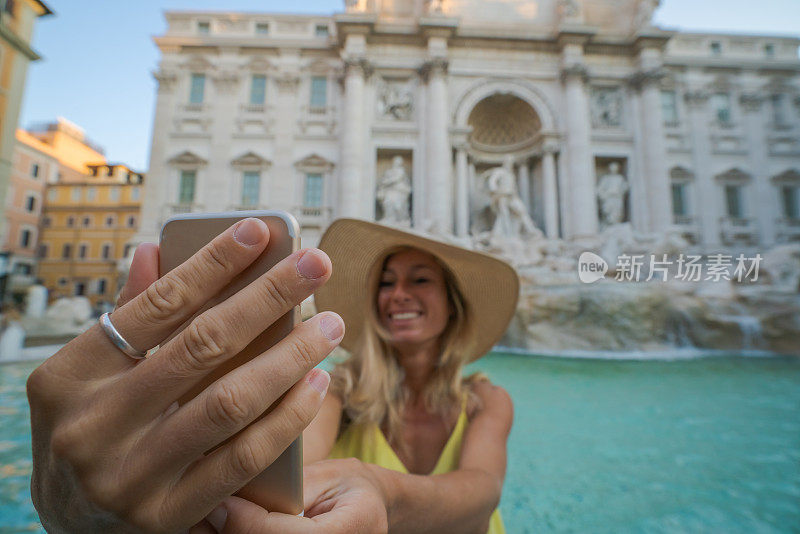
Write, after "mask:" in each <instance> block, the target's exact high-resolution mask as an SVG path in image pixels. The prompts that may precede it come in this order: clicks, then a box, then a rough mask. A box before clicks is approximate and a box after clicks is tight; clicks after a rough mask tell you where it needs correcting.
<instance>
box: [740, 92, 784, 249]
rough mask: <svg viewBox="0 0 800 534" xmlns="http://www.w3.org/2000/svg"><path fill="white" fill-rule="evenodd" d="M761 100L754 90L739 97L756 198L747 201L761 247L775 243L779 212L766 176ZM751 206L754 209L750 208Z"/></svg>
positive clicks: (772, 189) (764, 136)
mask: <svg viewBox="0 0 800 534" xmlns="http://www.w3.org/2000/svg"><path fill="white" fill-rule="evenodd" d="M763 101H764V99H763V98H762V97H761V96H759V95H757V94H753V93H745V94H742V95H741V96H740V97H739V102H740V103H741V105H742V110H744V127H745V130H746V131H747V146H748V148H749V151H750V155H749V156H750V158H749V159H750V168H751V169H752V170H753V185H754V187H755V190H754V191H755V199H754V201H753V202H751V203H750V208H751V211H750V213H751V214H752V216H754V217H756V219H757V220H758V231H759V242H760V244H761V246H762V247H769V246H772V245H774V244H775V219H776V218H780V217H781V216H782V213H781V212H780V211H778V212H777V213H776V211H775V206H776V204H775V194H776V192H775V188H774V186H773V185H772V183H771V182H770V177H769V176H768V175H767V169H768V165H767V162H768V160H769V156H768V154H767V150H768V149H767V146H766V143H765V140H766V137H767V135H766V131H765V128H764V113H763V109H762V105H761V104H762V103H763ZM752 208H754V209H752Z"/></svg>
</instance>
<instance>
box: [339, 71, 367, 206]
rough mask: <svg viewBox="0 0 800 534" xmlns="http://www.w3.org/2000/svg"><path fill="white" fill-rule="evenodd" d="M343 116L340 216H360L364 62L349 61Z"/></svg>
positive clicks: (362, 167) (345, 80)
mask: <svg viewBox="0 0 800 534" xmlns="http://www.w3.org/2000/svg"><path fill="white" fill-rule="evenodd" d="M345 69H346V70H345V79H344V110H343V113H342V129H341V132H342V141H341V142H342V147H341V148H342V163H341V167H340V170H339V191H338V204H339V205H338V216H339V217H358V216H359V215H360V207H361V205H362V202H361V195H362V194H363V192H362V188H363V182H364V177H363V169H364V135H365V134H364V77H365V70H366V62H365V61H364V60H348V61H345Z"/></svg>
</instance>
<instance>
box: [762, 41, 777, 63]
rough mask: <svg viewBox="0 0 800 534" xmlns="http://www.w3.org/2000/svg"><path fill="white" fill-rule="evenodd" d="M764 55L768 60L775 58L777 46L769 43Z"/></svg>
mask: <svg viewBox="0 0 800 534" xmlns="http://www.w3.org/2000/svg"><path fill="white" fill-rule="evenodd" d="M764 55H766V56H767V57H768V58H770V59H772V58H774V57H775V45H774V44H772V43H767V44H765V45H764Z"/></svg>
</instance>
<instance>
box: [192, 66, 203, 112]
mask: <svg viewBox="0 0 800 534" xmlns="http://www.w3.org/2000/svg"><path fill="white" fill-rule="evenodd" d="M205 88H206V75H205V74H201V73H197V72H193V73H192V78H191V85H190V89H189V103H190V104H202V103H203V96H204V92H205Z"/></svg>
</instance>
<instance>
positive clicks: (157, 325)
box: [87, 218, 269, 368]
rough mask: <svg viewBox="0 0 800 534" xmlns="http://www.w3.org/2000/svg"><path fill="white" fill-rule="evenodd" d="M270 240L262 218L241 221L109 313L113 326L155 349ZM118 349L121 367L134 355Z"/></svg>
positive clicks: (141, 345) (137, 343) (129, 363)
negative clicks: (130, 355)
mask: <svg viewBox="0 0 800 534" xmlns="http://www.w3.org/2000/svg"><path fill="white" fill-rule="evenodd" d="M268 241H269V229H268V228H267V225H266V224H265V223H264V222H263V221H261V220H260V219H255V218H248V219H244V220H242V221H239V222H237V223H236V224H234V225H232V226H231V227H230V228H228V229H227V230H225V231H224V232H223V233H222V234H220V235H218V236H217V237H215V238H214V239H213V240H212V241H211V242H210V243H209V244H207V245H206V246H204V247H203V248H202V249H200V250H199V251H197V252H196V253H195V254H194V255H193V256H192V257H191V258H189V259H188V260H186V261H185V262H183V263H182V264H181V265H179V266H178V267H176V268H175V269H173V270H172V271H170V272H168V273H167V274H165V275H164V276H162V277H161V278H159V279H158V280H156V281H155V282H153V283H152V284H150V286H149V287H148V288H147V289H146V290H144V292H142V293H140V294H139V295H138V296H136V297H135V298H134V299H133V300H131V301H129V302H127V303H126V304H124V305H123V306H122V307H120V308H119V309H117V310H115V311H114V312H113V313H112V314H111V320H112V322H113V324H114V326H115V327H116V329H117V330H118V331H119V332H120V334H121V335H122V336H123V337H124V338H125V339H126V340H127V341H128V343H130V344H131V345H132V346H133V347H134V348H135V349H137V350H142V351H144V350H149V349H151V348H152V347H154V346H156V345H158V344H160V343H161V342H163V341H164V339H166V338H167V336H169V335H170V334H172V333H173V332H174V331H175V330H176V329H177V328H178V327H179V326H180V325H181V324H183V323H184V322H186V320H187V319H189V318H190V317H191V316H192V315H194V314H195V313H196V312H197V311H198V310H199V309H200V308H201V307H202V306H203V305H204V304H205V303H206V302H207V301H208V300H209V299H210V298H211V297H213V296H214V295H216V294H217V293H218V292H219V291H220V290H222V289H223V288H224V287H225V286H226V285H228V284H229V283H230V282H231V280H233V278H234V277H235V276H236V275H238V274H239V273H240V272H242V271H243V270H244V269H245V268H246V267H247V266H249V265H250V264H251V263H252V262H253V261H254V260H255V259H256V258H257V257H258V256H259V255H260V254H261V253H262V252H263V251H264V249H265V248H266V246H267V242H268ZM101 335H102V334H101ZM109 344H110V343H109ZM111 347H113V345H111ZM115 350H116V349H115ZM87 352H88V351H87ZM119 354H120V358H119V365H120V368H129V367H131V366H132V365H135V363H136V362H135V361H134V360H132V359H131V358H129V357H128V356H126V355H124V354H122V353H121V352H120V353H119Z"/></svg>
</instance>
